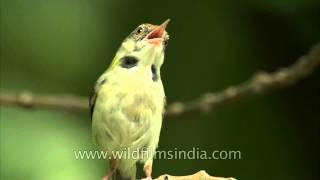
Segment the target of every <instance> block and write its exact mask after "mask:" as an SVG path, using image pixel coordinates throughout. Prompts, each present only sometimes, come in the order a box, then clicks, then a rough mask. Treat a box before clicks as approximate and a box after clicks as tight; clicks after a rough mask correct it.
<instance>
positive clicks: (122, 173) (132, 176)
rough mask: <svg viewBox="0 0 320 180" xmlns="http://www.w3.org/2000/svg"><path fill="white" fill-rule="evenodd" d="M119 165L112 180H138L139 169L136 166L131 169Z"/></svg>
mask: <svg viewBox="0 0 320 180" xmlns="http://www.w3.org/2000/svg"><path fill="white" fill-rule="evenodd" d="M119 165H120V166H118V168H117V169H116V170H115V172H114V173H113V175H112V180H136V171H137V168H136V165H135V164H134V165H132V166H130V167H123V166H121V164H119Z"/></svg>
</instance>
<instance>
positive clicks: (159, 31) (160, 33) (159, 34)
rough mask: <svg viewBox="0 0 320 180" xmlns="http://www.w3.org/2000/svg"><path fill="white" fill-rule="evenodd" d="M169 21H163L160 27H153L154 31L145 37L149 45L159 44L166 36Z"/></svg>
mask: <svg viewBox="0 0 320 180" xmlns="http://www.w3.org/2000/svg"><path fill="white" fill-rule="evenodd" d="M169 22H170V19H167V20H166V21H164V22H163V23H162V24H161V25H159V26H155V27H154V29H153V30H152V31H151V32H150V33H149V34H148V35H147V36H146V39H147V40H148V42H149V43H151V44H158V43H161V42H162V41H163V39H164V37H165V35H166V27H167V25H168V23H169Z"/></svg>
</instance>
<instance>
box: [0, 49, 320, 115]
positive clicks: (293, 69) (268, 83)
mask: <svg viewBox="0 0 320 180" xmlns="http://www.w3.org/2000/svg"><path fill="white" fill-rule="evenodd" d="M319 64H320V43H318V44H317V45H315V46H314V47H313V48H312V49H311V50H310V51H309V53H308V54H306V55H304V56H302V57H300V58H299V59H298V60H297V61H296V62H295V63H293V64H292V65H290V66H288V67H285V68H282V69H279V70H277V71H275V72H272V73H266V72H259V73H257V74H255V75H253V76H252V77H251V78H250V79H249V80H247V81H245V82H243V83H241V84H238V85H235V86H230V87H228V88H226V89H225V90H222V91H221V92H217V93H207V94H204V95H202V96H201V97H199V98H198V99H195V100H192V101H189V102H174V103H172V104H170V105H168V106H167V109H166V114H165V116H166V117H178V116H179V117H180V116H184V115H190V114H197V113H198V114H199V113H208V112H212V111H213V110H214V109H216V108H217V107H219V106H221V105H224V104H226V103H229V102H232V101H236V100H238V99H242V98H244V97H249V96H255V95H259V94H263V93H267V92H269V91H272V90H275V89H279V88H283V87H287V86H290V85H293V84H295V83H297V82H298V81H300V80H301V79H303V78H305V77H307V76H308V75H310V74H311V73H312V72H313V71H314V70H315V69H316V68H317V67H318V66H319ZM0 105H1V106H21V107H26V108H39V109H40V108H43V109H55V110H62V111H87V110H88V98H87V97H75V96H53V95H33V94H32V93H30V92H21V93H4V92H1V93H0Z"/></svg>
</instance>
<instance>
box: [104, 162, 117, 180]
mask: <svg viewBox="0 0 320 180" xmlns="http://www.w3.org/2000/svg"><path fill="white" fill-rule="evenodd" d="M109 166H110V170H109V172H108V174H107V175H105V176H104V177H103V178H102V180H110V179H111V177H112V174H113V173H114V171H115V170H116V168H117V160H116V159H110V160H109Z"/></svg>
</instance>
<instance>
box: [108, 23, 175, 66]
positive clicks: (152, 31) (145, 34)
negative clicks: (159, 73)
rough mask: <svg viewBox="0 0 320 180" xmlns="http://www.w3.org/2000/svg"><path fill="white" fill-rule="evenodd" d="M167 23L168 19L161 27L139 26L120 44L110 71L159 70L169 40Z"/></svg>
mask: <svg viewBox="0 0 320 180" xmlns="http://www.w3.org/2000/svg"><path fill="white" fill-rule="evenodd" d="M169 21H170V20H169V19H168V20H166V21H165V22H163V23H162V24H161V25H152V24H147V23H145V24H141V25H139V26H138V27H137V28H136V29H135V30H134V31H133V32H131V33H130V35H129V36H128V37H127V38H126V39H125V40H124V41H123V42H122V44H121V46H120V48H119V50H118V52H117V53H116V55H115V58H114V59H113V61H112V64H111V67H110V69H114V70H115V69H119V71H123V70H125V69H133V68H135V67H141V68H150V67H151V68H153V69H156V70H158V69H160V67H161V65H162V64H163V60H164V50H165V47H166V46H167V43H168V40H169V35H168V33H167V32H166V26H167V24H168V23H169ZM121 68H122V70H120V69H121Z"/></svg>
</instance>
